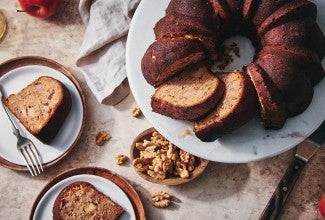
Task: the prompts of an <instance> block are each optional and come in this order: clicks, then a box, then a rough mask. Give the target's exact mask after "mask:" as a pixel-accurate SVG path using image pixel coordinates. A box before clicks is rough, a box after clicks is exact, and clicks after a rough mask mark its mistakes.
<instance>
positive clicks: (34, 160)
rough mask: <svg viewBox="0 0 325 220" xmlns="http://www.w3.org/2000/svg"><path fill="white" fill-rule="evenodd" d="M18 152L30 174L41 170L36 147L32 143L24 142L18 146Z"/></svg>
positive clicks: (35, 174)
mask: <svg viewBox="0 0 325 220" xmlns="http://www.w3.org/2000/svg"><path fill="white" fill-rule="evenodd" d="M19 151H20V154H21V156H22V158H23V160H24V161H25V163H26V166H27V168H28V170H29V172H30V174H31V175H32V176H37V175H38V174H41V173H42V172H43V166H42V162H41V158H40V156H39V153H38V151H37V149H36V147H35V146H34V145H33V144H32V143H26V144H25V145H22V146H20V147H19Z"/></svg>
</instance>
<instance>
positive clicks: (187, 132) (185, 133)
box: [182, 129, 191, 137]
mask: <svg viewBox="0 0 325 220" xmlns="http://www.w3.org/2000/svg"><path fill="white" fill-rule="evenodd" d="M189 134H191V132H190V130H188V129H184V130H183V134H182V136H183V137H185V136H187V135H189Z"/></svg>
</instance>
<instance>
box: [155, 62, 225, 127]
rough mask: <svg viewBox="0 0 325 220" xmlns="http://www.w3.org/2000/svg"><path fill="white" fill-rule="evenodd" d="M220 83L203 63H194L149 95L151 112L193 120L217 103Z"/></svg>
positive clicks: (220, 93) (221, 87)
mask: <svg viewBox="0 0 325 220" xmlns="http://www.w3.org/2000/svg"><path fill="white" fill-rule="evenodd" d="M223 92H224V84H223V82H221V81H220V80H219V79H218V78H217V77H216V76H214V75H213V74H212V72H211V71H210V70H209V69H208V68H207V67H206V66H205V65H201V64H198V65H195V66H193V67H192V68H188V69H186V70H184V71H183V72H182V73H180V74H178V75H177V76H175V77H172V78H171V79H170V80H168V81H167V82H166V83H164V84H163V85H161V86H159V87H158V88H157V89H156V91H155V93H154V94H153V96H152V98H151V107H152V110H153V111H154V112H157V113H160V114H162V115H166V116H169V117H172V118H175V119H182V120H190V121H192V120H196V119H199V118H202V117H203V116H205V115H207V114H208V113H209V112H210V111H212V109H213V108H214V107H215V106H216V105H217V103H218V102H219V100H220V98H221V97H222V95H223Z"/></svg>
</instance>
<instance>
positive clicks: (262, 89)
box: [246, 63, 287, 129]
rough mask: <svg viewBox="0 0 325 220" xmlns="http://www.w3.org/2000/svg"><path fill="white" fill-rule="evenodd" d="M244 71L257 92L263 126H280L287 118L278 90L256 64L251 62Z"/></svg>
mask: <svg viewBox="0 0 325 220" xmlns="http://www.w3.org/2000/svg"><path fill="white" fill-rule="evenodd" d="M246 71H247V74H248V75H249V76H250V78H251V80H252V81H253V83H254V87H255V90H256V92H257V96H258V100H259V106H260V108H259V110H260V116H261V119H262V124H263V126H264V127H265V128H271V129H280V128H282V127H283V125H284V123H285V121H286V120H287V113H286V107H285V104H284V100H283V99H282V96H281V94H280V92H279V91H278V90H277V88H276V87H275V85H274V83H273V82H272V81H271V79H270V78H268V76H267V74H266V73H265V72H264V70H263V69H262V68H261V67H260V66H258V65H257V64H255V63H251V64H250V65H249V66H248V67H247V69H246Z"/></svg>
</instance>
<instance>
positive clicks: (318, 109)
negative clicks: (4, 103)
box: [126, 0, 325, 163]
mask: <svg viewBox="0 0 325 220" xmlns="http://www.w3.org/2000/svg"><path fill="white" fill-rule="evenodd" d="M168 3H169V0H160V1H152V0H142V1H141V3H140V5H139V7H138V9H137V11H136V12H135V14H134V17H133V19H132V23H131V27H130V30H129V34H128V40H127V47H126V68H127V75H128V79H129V83H130V87H131V91H132V93H133V95H134V97H135V100H136V102H137V103H138V105H139V107H140V108H141V110H142V112H143V114H144V115H145V117H146V118H147V119H148V120H149V121H150V122H151V123H152V124H153V126H154V127H155V128H156V129H157V130H158V131H159V132H160V133H161V134H162V135H164V136H165V137H166V138H167V139H169V140H170V141H171V142H173V143H174V144H175V145H177V146H178V147H180V148H181V149H183V150H185V151H188V152H190V153H192V154H194V155H196V156H198V157H202V158H205V159H208V160H211V161H218V162H226V163H244V162H250V161H257V160H261V159H264V158H268V157H271V156H275V155H278V154H280V153H282V152H284V151H287V150H289V149H291V148H293V147H294V146H295V145H297V144H298V143H300V142H301V141H303V140H304V139H305V138H306V137H308V136H309V135H310V134H311V133H312V132H313V131H314V130H316V128H317V127H318V126H319V125H320V124H321V123H322V122H323V121H324V119H325V110H324V109H325V95H324V94H325V80H324V79H323V80H322V81H321V82H320V83H318V85H317V86H316V87H315V92H314V98H313V100H312V103H311V104H310V106H309V107H308V109H307V110H306V111H305V112H303V113H302V114H300V115H298V116H296V117H293V118H290V119H288V120H287V122H286V124H285V126H284V127H283V128H282V129H280V130H275V131H273V130H264V129H263V127H262V125H261V123H260V120H259V119H258V118H255V119H253V120H252V121H250V122H249V123H248V124H246V125H244V126H243V127H241V128H240V129H238V130H236V131H234V132H233V133H232V134H229V135H225V136H223V137H222V138H220V139H218V140H216V141H214V142H210V143H205V142H202V141H200V140H199V139H198V138H196V137H195V135H194V134H193V133H192V134H191V135H187V136H185V137H184V136H183V135H182V133H183V131H184V129H188V130H190V131H191V130H192V123H190V122H185V121H180V120H174V119H171V118H169V117H165V116H163V115H159V114H157V113H154V112H152V109H151V106H150V97H151V95H152V94H153V92H154V88H153V87H152V86H150V85H149V84H148V83H147V82H146V80H145V79H144V77H143V75H142V72H141V66H140V65H141V64H140V63H141V59H142V56H143V54H144V53H145V51H146V49H147V48H148V46H149V45H150V44H151V43H152V42H153V41H154V32H153V27H154V25H155V24H156V22H157V21H158V20H159V19H160V18H161V17H163V16H164V15H165V9H166V7H167V5H168ZM316 4H317V6H318V11H319V12H322V11H325V1H321V0H319V1H317V2H316ZM317 21H318V23H319V24H320V27H321V28H322V30H323V31H324V29H325V17H324V13H322V14H320V13H319V15H318V17H317ZM232 40H235V41H236V42H237V43H238V44H239V47H240V52H241V54H240V55H241V58H240V59H239V60H236V61H235V62H234V63H233V64H232V65H231V66H229V68H236V67H237V66H236V64H238V67H237V68H242V66H241V65H242V62H241V61H242V60H243V59H244V60H245V59H246V61H245V62H244V64H247V63H249V62H247V55H248V54H251V53H252V48H251V46H250V45H249V43H247V41H243V39H242V38H240V37H239V38H238V37H235V38H234V39H232ZM232 40H231V41H232ZM243 51H246V54H245V52H243ZM247 51H248V53H247ZM322 64H323V67H325V61H324V60H323V62H322Z"/></svg>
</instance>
